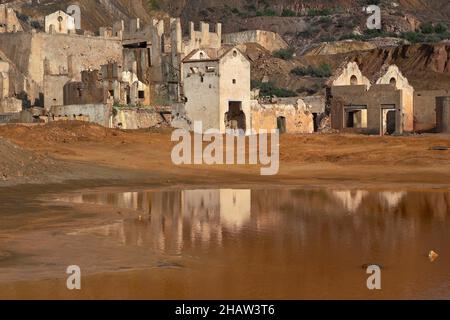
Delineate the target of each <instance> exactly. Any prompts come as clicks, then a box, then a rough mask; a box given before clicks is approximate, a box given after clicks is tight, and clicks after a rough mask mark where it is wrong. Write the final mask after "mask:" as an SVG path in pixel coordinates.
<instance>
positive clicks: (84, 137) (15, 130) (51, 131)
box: [0, 121, 126, 143]
mask: <svg viewBox="0 0 450 320" xmlns="http://www.w3.org/2000/svg"><path fill="white" fill-rule="evenodd" d="M124 134H126V133H124V132H121V131H118V130H114V129H107V128H104V127H101V126H99V125H96V124H92V123H87V122H78V121H61V122H52V123H50V124H47V125H42V126H41V125H39V126H24V125H8V126H0V136H2V137H4V138H14V139H18V140H21V141H33V140H36V141H47V142H56V143H71V142H77V141H98V140H101V139H104V138H106V137H110V136H120V135H124Z"/></svg>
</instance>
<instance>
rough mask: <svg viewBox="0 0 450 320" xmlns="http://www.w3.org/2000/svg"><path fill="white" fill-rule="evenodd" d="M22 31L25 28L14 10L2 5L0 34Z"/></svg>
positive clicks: (0, 8)
mask: <svg viewBox="0 0 450 320" xmlns="http://www.w3.org/2000/svg"><path fill="white" fill-rule="evenodd" d="M21 31H23V28H22V25H21V24H20V21H19V19H18V18H17V15H16V13H15V12H14V10H13V9H11V8H8V7H7V6H6V5H5V4H0V33H6V32H21Z"/></svg>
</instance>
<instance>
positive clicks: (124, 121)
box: [112, 108, 170, 130]
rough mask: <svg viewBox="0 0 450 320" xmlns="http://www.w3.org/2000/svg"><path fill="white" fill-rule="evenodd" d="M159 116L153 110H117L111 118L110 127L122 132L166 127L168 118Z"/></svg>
mask: <svg viewBox="0 0 450 320" xmlns="http://www.w3.org/2000/svg"><path fill="white" fill-rule="evenodd" d="M166 117H167V115H161V113H160V112H159V111H158V110H156V109H154V108H145V109H141V108H133V109H131V108H130V109H119V110H117V111H116V112H115V115H114V116H113V118H112V126H113V127H114V128H121V129H124V130H136V129H146V128H154V127H161V126H168V125H169V123H170V117H167V118H166Z"/></svg>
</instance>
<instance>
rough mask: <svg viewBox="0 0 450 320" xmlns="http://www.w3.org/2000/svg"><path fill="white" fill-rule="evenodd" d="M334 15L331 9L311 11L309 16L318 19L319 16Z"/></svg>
mask: <svg viewBox="0 0 450 320" xmlns="http://www.w3.org/2000/svg"><path fill="white" fill-rule="evenodd" d="M332 14H333V10H332V9H330V8H325V9H309V10H308V16H310V17H317V16H329V15H332Z"/></svg>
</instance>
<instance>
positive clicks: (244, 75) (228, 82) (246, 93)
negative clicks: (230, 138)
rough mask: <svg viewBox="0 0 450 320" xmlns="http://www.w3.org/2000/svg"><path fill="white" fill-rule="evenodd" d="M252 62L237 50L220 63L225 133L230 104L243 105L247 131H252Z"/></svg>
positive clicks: (221, 99) (220, 88)
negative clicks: (226, 115)
mask: <svg viewBox="0 0 450 320" xmlns="http://www.w3.org/2000/svg"><path fill="white" fill-rule="evenodd" d="M250 83H251V78H250V61H249V60H248V59H247V58H246V57H245V56H244V55H243V54H242V53H241V52H240V51H239V50H237V49H236V48H233V49H232V50H229V51H228V52H227V53H226V54H225V55H224V56H223V57H222V58H221V59H220V61H219V116H220V118H219V124H220V127H219V129H220V131H221V132H225V130H226V123H225V120H226V119H225V113H227V112H228V111H229V108H230V103H233V102H239V103H241V110H242V111H243V112H244V114H245V126H246V129H247V130H249V129H251V106H250V92H251V84H250Z"/></svg>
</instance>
